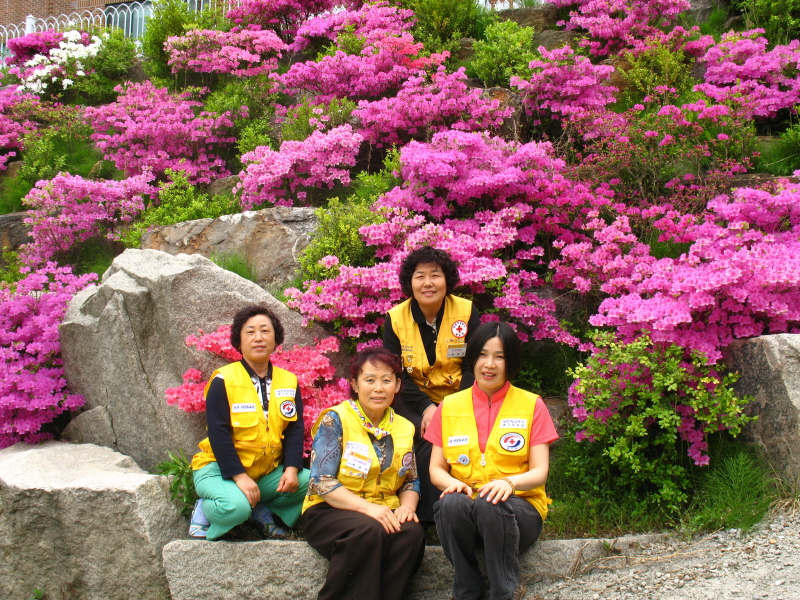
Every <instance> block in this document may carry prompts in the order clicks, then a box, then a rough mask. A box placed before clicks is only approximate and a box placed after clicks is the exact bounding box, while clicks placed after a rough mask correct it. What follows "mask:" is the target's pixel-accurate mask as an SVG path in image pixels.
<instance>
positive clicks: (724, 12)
mask: <svg viewBox="0 0 800 600" xmlns="http://www.w3.org/2000/svg"><path fill="white" fill-rule="evenodd" d="M729 16H730V11H729V10H728V8H727V7H722V6H717V7H716V8H714V9H713V10H712V11H711V13H710V14H709V15H708V19H706V20H705V22H704V23H700V33H701V34H703V35H713V36H714V37H715V38H716V39H717V40H719V38H720V37H721V36H722V34H723V33H725V31H726V30H725V23H727V22H728V17H729Z"/></svg>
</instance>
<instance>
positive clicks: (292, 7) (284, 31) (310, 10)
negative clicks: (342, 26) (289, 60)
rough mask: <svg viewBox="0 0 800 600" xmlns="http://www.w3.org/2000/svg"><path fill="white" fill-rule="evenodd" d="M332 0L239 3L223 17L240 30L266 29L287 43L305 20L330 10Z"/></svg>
mask: <svg viewBox="0 0 800 600" xmlns="http://www.w3.org/2000/svg"><path fill="white" fill-rule="evenodd" d="M334 4H336V3H335V2H333V0H240V1H239V2H236V3H235V4H234V3H230V7H231V8H230V10H229V11H228V12H227V13H226V15H225V17H226V18H227V19H229V20H230V21H232V22H233V23H236V25H237V27H238V28H241V29H255V30H258V29H269V30H272V31H274V32H275V33H277V34H278V35H279V36H280V38H281V39H282V40H284V41H286V42H290V41H291V40H292V38H293V37H294V35H295V33H297V28H298V27H299V26H300V24H301V23H303V22H304V21H305V20H306V19H308V18H309V17H311V16H313V15H318V14H320V13H323V12H325V11H326V10H330V9H331V8H333V6H334Z"/></svg>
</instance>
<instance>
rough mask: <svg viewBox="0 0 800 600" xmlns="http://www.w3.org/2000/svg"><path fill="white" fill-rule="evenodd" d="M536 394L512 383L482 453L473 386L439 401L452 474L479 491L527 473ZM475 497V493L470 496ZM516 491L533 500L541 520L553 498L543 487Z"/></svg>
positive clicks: (545, 516)
mask: <svg viewBox="0 0 800 600" xmlns="http://www.w3.org/2000/svg"><path fill="white" fill-rule="evenodd" d="M538 398H539V396H537V395H536V394H531V393H530V392H526V391H524V390H521V389H519V388H515V387H514V386H513V385H512V386H511V387H510V388H509V390H508V394H506V397H505V400H503V405H502V406H501V407H500V414H498V415H497V421H495V424H494V426H493V427H492V431H491V432H490V433H489V438H488V440H487V441H486V451H485V452H484V453H481V450H480V447H479V445H478V425H477V424H476V422H475V411H474V409H473V407H472V388H470V389H468V390H463V391H461V392H458V393H457V394H453V395H451V396H448V397H447V402H445V403H444V404H442V451H443V452H444V457H445V459H446V460H447V463H448V464H449V465H450V474H451V475H452V476H453V477H455V478H456V479H458V480H459V481H463V482H464V483H466V484H467V485H470V486H472V488H473V489H475V490H477V489H478V488H480V487H481V486H482V485H483V484H485V483H488V482H489V481H492V480H494V479H502V478H503V477H509V476H510V475H517V474H519V473H524V472H525V471H528V470H529V469H530V467H529V466H528V451H529V450H530V445H529V438H530V430H531V424H532V423H533V413H534V410H535V408H536V400H537V399H538ZM464 457H467V458H468V459H469V460H468V461H466V460H464ZM459 458H461V461H459ZM464 462H466V463H467V464H466V465H465V464H463V463H464ZM476 495H477V492H476V493H475V494H473V498H474V497H475V496H476ZM516 495H517V496H520V497H522V498H525V500H527V501H528V502H530V503H531V504H533V506H534V507H535V508H536V510H538V511H539V514H540V515H541V516H542V520H544V519H546V518H547V505H548V504H549V503H550V502H551V500H550V499H549V498H548V497H547V495H546V494H545V491H544V485H541V486H539V487H537V488H534V489H532V490H529V491H524V492H523V491H520V490H517V492H516Z"/></svg>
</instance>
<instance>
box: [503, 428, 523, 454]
mask: <svg viewBox="0 0 800 600" xmlns="http://www.w3.org/2000/svg"><path fill="white" fill-rule="evenodd" d="M500 447H501V448H503V450H507V451H508V452H517V451H519V450H522V449H523V448H524V447H525V438H524V437H522V435H520V434H519V433H517V432H516V431H511V432H509V433H506V434H504V435H503V436H501V437H500Z"/></svg>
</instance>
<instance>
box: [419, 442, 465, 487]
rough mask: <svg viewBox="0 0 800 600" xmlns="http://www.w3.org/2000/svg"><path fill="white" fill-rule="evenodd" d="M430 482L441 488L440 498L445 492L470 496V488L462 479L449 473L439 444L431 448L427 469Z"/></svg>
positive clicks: (448, 467)
mask: <svg viewBox="0 0 800 600" xmlns="http://www.w3.org/2000/svg"><path fill="white" fill-rule="evenodd" d="M428 473H430V477H431V483H432V484H433V485H435V486H436V487H437V488H439V489H440V490H442V494H441V496H439V497H440V498H442V497H443V496H444V495H445V494H453V493H461V494H466V495H467V496H470V497H471V496H472V488H471V487H470V486H468V485H467V484H466V483H464V482H463V481H459V480H458V479H456V478H455V477H453V476H452V475H450V465H448V464H447V460H445V457H444V452H443V451H442V448H441V446H433V447H432V448H431V464H430V468H429V469H428Z"/></svg>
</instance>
